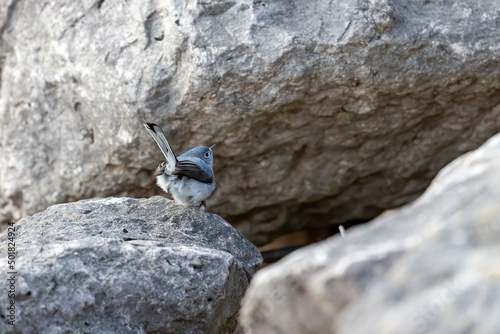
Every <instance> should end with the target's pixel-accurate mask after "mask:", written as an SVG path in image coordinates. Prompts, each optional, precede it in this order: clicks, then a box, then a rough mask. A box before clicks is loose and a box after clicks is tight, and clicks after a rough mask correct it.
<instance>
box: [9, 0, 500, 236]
mask: <svg viewBox="0 0 500 334" xmlns="http://www.w3.org/2000/svg"><path fill="white" fill-rule="evenodd" d="M0 20H1V21H0V23H1V25H0V26H1V27H2V28H1V31H2V32H3V34H2V39H3V41H2V47H1V50H2V51H1V52H2V54H1V56H0V59H3V60H2V64H3V65H2V83H1V100H0V119H1V131H0V144H1V145H0V160H1V161H2V164H1V165H0V184H1V189H0V199H1V200H0V212H1V214H2V215H3V216H2V217H3V220H9V219H17V218H19V217H21V216H23V215H26V214H30V213H33V212H36V211H39V210H42V209H44V208H45V207H46V206H48V205H50V204H53V203H57V202H67V201H72V200H76V199H81V198H89V197H106V196H110V195H114V196H123V195H126V194H132V195H133V196H134V197H140V196H149V195H152V194H153V193H156V194H159V193H161V190H160V189H158V188H157V187H155V186H154V179H153V178H152V177H151V175H150V174H151V171H152V170H154V169H155V167H156V166H157V165H158V163H159V162H160V161H161V160H162V156H161V153H160V152H159V150H158V148H157V147H156V145H155V144H154V142H153V141H152V139H151V138H150V137H149V136H148V134H147V133H146V131H144V129H143V128H142V125H141V122H143V121H154V122H156V123H158V124H161V125H162V126H163V127H164V128H165V130H166V131H167V134H168V138H169V139H170V141H171V142H172V146H173V148H174V150H175V151H176V152H177V153H182V152H183V151H185V150H187V149H189V148H191V147H193V146H196V145H200V144H205V145H208V144H212V143H214V142H216V141H217V142H221V145H220V146H219V147H217V150H216V157H215V170H216V180H217V185H218V189H217V191H216V193H215V194H214V196H213V197H212V199H211V200H210V202H209V207H210V210H211V211H213V212H215V213H218V214H221V215H222V216H223V217H224V218H225V219H226V220H228V221H230V222H231V223H232V224H233V225H235V226H237V227H238V228H239V229H240V231H242V232H243V233H244V234H245V235H246V236H247V237H249V238H250V240H252V241H254V242H257V243H263V242H266V241H269V240H270V239H272V238H273V237H274V236H276V235H278V234H282V233H285V232H288V231H294V230H300V229H305V228H313V227H319V226H325V225H326V226H328V225H333V224H337V223H343V222H346V221H350V220H363V219H370V218H372V217H374V216H376V215H377V214H379V213H380V212H381V211H383V210H384V209H387V208H393V207H397V206H400V205H402V204H404V203H406V202H408V201H409V200H411V199H414V198H415V197H417V196H418V195H419V194H420V193H421V192H422V191H423V190H424V189H425V188H426V187H427V186H428V184H429V182H430V180H431V179H432V177H434V176H435V174H436V173H437V171H438V170H439V169H441V168H442V167H443V166H444V165H446V164H447V163H448V162H450V161H451V160H452V159H454V158H455V157H457V156H459V155H460V154H462V153H464V152H465V151H468V150H471V149H474V148H476V147H478V146H479V145H480V144H481V143H483V142H484V141H485V140H486V139H487V138H489V137H491V136H492V135H493V134H494V133H496V132H497V131H499V130H500V121H499V115H500V106H499V101H500V34H499V33H498V31H499V30H500V12H499V11H498V1H497V0H480V1H465V0H444V1H407V0H334V1H323V0H312V1H303V0H288V1H267V0H262V1H261V0H259V1H257V0H232V1H226V0H219V1H205V0H198V1H194V0H192V1H181V0H172V1H158V0H149V1H147V2H144V1H139V0H130V1H126V2H123V1H107V0H106V1H104V0H100V1H98V0H82V1H73V0H58V1H55V0H52V1H38V0H18V1H13V0H12V1H4V2H2V5H0Z"/></svg>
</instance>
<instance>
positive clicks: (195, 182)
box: [144, 123, 217, 205]
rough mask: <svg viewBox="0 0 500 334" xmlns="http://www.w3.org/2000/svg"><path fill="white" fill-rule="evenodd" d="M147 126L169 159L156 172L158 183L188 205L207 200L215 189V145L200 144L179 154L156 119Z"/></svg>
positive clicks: (180, 201) (176, 198)
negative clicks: (173, 149)
mask: <svg viewBox="0 0 500 334" xmlns="http://www.w3.org/2000/svg"><path fill="white" fill-rule="evenodd" d="M144 127H145V128H146V130H148V132H149V133H150V134H151V136H153V138H154V140H155V141H156V143H157V144H158V146H159V147H160V150H161V151H162V152H163V155H164V156H165V158H166V159H167V161H166V162H162V163H161V164H160V165H159V166H158V168H156V171H155V173H154V175H155V176H156V183H157V184H158V185H159V186H160V188H162V189H163V190H165V191H166V192H168V193H170V194H171V195H172V197H173V198H174V200H175V201H176V202H177V203H180V204H184V205H196V204H200V203H201V204H205V202H204V201H205V200H206V199H207V198H208V197H209V196H210V195H211V194H212V193H213V192H214V190H215V180H214V171H213V169H212V165H213V163H214V156H213V154H212V149H213V148H214V147H215V145H217V144H214V145H212V146H211V147H206V146H198V147H195V148H193V149H191V150H189V151H187V152H186V153H184V154H181V155H179V156H178V157H175V154H174V152H173V151H172V149H171V148H170V145H169V144H168V141H167V138H165V135H164V134H163V131H162V129H161V128H160V127H159V126H158V125H156V124H154V123H145V124H144Z"/></svg>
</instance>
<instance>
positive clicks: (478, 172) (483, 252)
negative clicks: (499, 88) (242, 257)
mask: <svg viewBox="0 0 500 334" xmlns="http://www.w3.org/2000/svg"><path fill="white" fill-rule="evenodd" d="M499 202H500V135H497V136H496V137H494V138H493V139H491V140H490V141H488V142H487V143H486V144H485V145H484V146H482V147H481V148H480V149H478V150H477V151H475V152H473V153H470V154H466V155H464V156H462V157H460V158H459V159H457V160H455V161H454V162H453V163H451V164H450V165H448V166H447V167H446V168H445V169H444V170H442V171H441V172H440V173H439V175H438V176H437V178H436V179H435V180H434V181H433V182H432V184H431V186H430V188H429V189H428V190H427V191H426V192H425V194H424V195H423V196H421V197H420V198H419V199H418V200H417V201H415V202H414V203H411V204H409V205H407V206H405V207H403V208H401V209H398V210H395V211H394V212H390V213H387V214H386V215H384V216H382V217H379V218H377V219H375V221H373V222H372V223H369V224H366V225H363V226H360V227H359V228H353V229H349V230H347V233H346V237H345V238H344V239H342V238H340V237H332V238H331V239H329V240H327V241H325V242H322V243H319V244H317V245H312V246H310V247H308V248H305V249H303V250H298V251H296V252H294V253H292V254H290V255H289V256H288V257H286V258H285V259H284V260H282V261H280V262H278V263H277V264H276V265H271V266H269V267H266V268H264V269H263V270H262V271H260V272H259V273H258V274H257V275H256V276H255V277H254V279H253V280H252V283H251V284H250V287H249V289H248V291H247V295H246V296H245V298H244V301H243V305H242V309H241V311H240V314H241V318H240V320H241V321H240V322H239V323H240V324H241V325H242V327H243V330H244V333H247V334H254V333H287V334H293V333H335V334H344V333H359V334H363V333H385V334H396V333H398V334H400V333H405V334H406V333H408V334H410V333H411V334H413V333H439V334H448V333H450V334H451V333H499V332H500V320H499V319H498V317H496V315H497V314H499V312H500V267H499V266H498V258H500V247H499V246H498V240H499V239H500V205H498V203H499Z"/></svg>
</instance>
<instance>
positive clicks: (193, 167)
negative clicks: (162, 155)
mask: <svg viewBox="0 0 500 334" xmlns="http://www.w3.org/2000/svg"><path fill="white" fill-rule="evenodd" d="M172 175H185V176H187V177H190V178H192V179H195V180H197V181H200V182H203V183H212V182H213V178H212V176H211V175H210V174H209V173H207V172H205V171H204V170H203V169H202V168H201V167H200V166H198V165H197V164H196V163H194V162H192V161H189V160H178V161H177V163H176V165H175V170H174V171H173V172H172Z"/></svg>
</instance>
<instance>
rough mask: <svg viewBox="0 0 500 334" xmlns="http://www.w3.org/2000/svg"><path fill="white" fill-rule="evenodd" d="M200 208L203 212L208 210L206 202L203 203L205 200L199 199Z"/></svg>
mask: <svg viewBox="0 0 500 334" xmlns="http://www.w3.org/2000/svg"><path fill="white" fill-rule="evenodd" d="M200 209H201V210H203V211H205V212H208V210H207V204H206V203H205V201H201V203H200Z"/></svg>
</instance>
